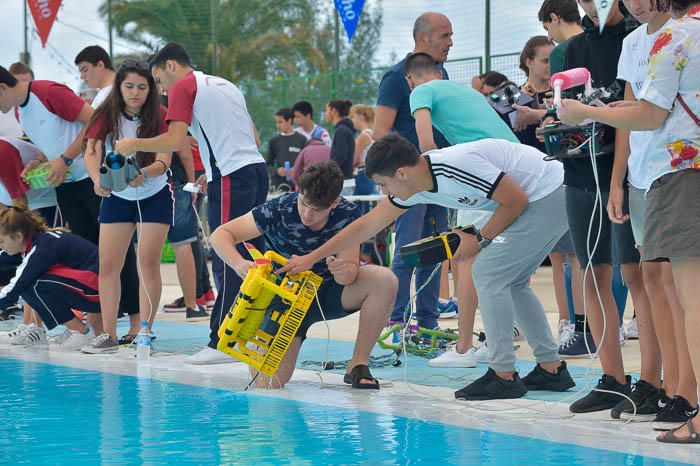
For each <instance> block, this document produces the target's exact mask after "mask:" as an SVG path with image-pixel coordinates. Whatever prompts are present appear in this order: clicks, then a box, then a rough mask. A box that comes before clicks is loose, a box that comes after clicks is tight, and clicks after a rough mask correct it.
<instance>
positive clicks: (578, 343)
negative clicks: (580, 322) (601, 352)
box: [559, 332, 596, 358]
mask: <svg viewBox="0 0 700 466" xmlns="http://www.w3.org/2000/svg"><path fill="white" fill-rule="evenodd" d="M586 341H588V348H586ZM589 351H590V353H591V354H593V353H595V351H596V346H595V341H593V335H591V334H590V333H586V334H585V339H584V333H583V332H574V333H573V335H571V337H570V338H569V339H568V340H567V341H565V342H563V343H562V344H561V346H559V355H560V356H566V357H568V358H580V357H584V356H585V357H588V353H589Z"/></svg>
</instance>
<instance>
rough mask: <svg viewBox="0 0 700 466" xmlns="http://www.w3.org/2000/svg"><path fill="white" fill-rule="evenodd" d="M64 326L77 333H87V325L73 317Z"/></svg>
mask: <svg viewBox="0 0 700 466" xmlns="http://www.w3.org/2000/svg"><path fill="white" fill-rule="evenodd" d="M63 325H65V326H66V328H69V329H71V330H75V331H76V332H80V333H85V325H83V323H82V322H81V321H80V320H79V319H78V318H77V317H73V318H72V319H71V320H69V321H68V322H64V323H63Z"/></svg>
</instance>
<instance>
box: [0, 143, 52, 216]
mask: <svg viewBox="0 0 700 466" xmlns="http://www.w3.org/2000/svg"><path fill="white" fill-rule="evenodd" d="M40 155H41V151H40V150H39V149H37V147H36V146H35V145H34V144H30V143H28V142H26V141H22V140H21V139H16V138H4V137H0V203H2V204H5V205H6V206H11V205H12V199H13V198H18V197H21V196H23V195H24V196H27V201H28V202H29V208H30V209H31V210H36V209H42V208H44V207H53V206H55V205H56V190H55V189H54V188H42V189H31V188H30V187H29V186H28V185H27V183H25V182H24V180H22V178H21V177H20V174H21V173H22V171H23V170H24V167H26V166H27V164H28V163H29V162H30V161H32V160H35V159H37V158H38V157H39V156H40Z"/></svg>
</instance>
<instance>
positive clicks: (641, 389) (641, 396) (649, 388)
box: [610, 380, 656, 419]
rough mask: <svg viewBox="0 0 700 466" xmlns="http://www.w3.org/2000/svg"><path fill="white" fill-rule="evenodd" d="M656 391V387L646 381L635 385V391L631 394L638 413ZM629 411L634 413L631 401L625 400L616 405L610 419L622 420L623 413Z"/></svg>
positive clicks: (639, 381) (640, 381)
mask: <svg viewBox="0 0 700 466" xmlns="http://www.w3.org/2000/svg"><path fill="white" fill-rule="evenodd" d="M655 390H656V387H654V386H653V385H652V384H650V383H648V382H645V381H644V380H638V381H637V383H636V384H634V389H633V390H632V393H631V394H630V398H632V401H634V406H636V407H637V411H639V408H641V406H642V405H643V404H644V402H645V401H646V399H647V397H648V396H649V395H651V394H652V393H653V392H654V391H655ZM627 410H629V411H630V412H634V410H633V409H632V403H630V400H628V399H627V398H623V399H622V400H620V402H619V403H618V404H616V405H615V407H614V408H613V409H611V410H610V417H612V418H613V419H620V415H621V414H622V412H623V411H627Z"/></svg>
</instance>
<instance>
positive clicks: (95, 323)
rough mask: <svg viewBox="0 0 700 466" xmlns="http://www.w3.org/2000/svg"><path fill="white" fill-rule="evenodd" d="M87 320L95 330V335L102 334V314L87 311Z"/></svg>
mask: <svg viewBox="0 0 700 466" xmlns="http://www.w3.org/2000/svg"><path fill="white" fill-rule="evenodd" d="M87 321H88V323H89V324H90V326H91V327H92V328H93V330H95V335H101V334H102V332H103V331H104V327H103V326H102V314H97V313H94V312H88V313H87Z"/></svg>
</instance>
